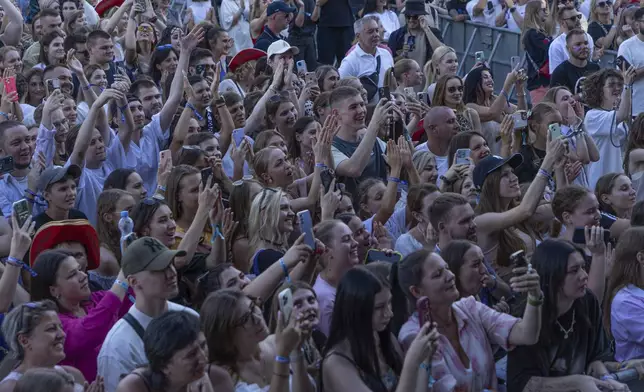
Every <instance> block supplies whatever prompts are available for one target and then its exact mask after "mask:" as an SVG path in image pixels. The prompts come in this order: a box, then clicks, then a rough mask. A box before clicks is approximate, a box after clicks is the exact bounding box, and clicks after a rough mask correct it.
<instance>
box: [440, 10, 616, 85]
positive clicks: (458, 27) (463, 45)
mask: <svg viewBox="0 0 644 392" xmlns="http://www.w3.org/2000/svg"><path fill="white" fill-rule="evenodd" d="M439 19H440V23H441V29H440V30H441V32H442V34H443V41H444V42H445V44H446V45H449V46H451V47H452V48H454V50H455V51H456V55H457V56H458V71H457V74H458V75H459V76H461V77H465V75H466V74H467V72H469V70H470V69H472V67H473V66H474V64H475V63H476V60H475V56H474V54H475V53H476V52H478V51H482V52H484V53H485V58H486V59H487V64H488V66H489V67H490V69H491V71H492V73H493V74H494V75H495V76H496V77H495V78H494V89H495V91H500V90H501V88H502V87H503V82H504V81H505V75H507V74H508V72H511V71H512V67H511V66H510V57H512V56H519V57H520V58H521V59H522V61H525V55H524V50H523V45H522V44H521V33H517V32H515V31H511V30H508V29H504V28H499V27H490V26H487V25H483V24H479V23H473V22H470V21H467V22H454V21H453V20H452V19H451V18H450V17H448V16H445V15H440V16H439ZM616 58H617V52H614V51H605V52H604V56H603V57H602V58H601V59H600V60H599V65H600V66H601V67H602V68H608V67H615V59H616Z"/></svg>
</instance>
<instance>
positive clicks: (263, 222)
mask: <svg viewBox="0 0 644 392" xmlns="http://www.w3.org/2000/svg"><path fill="white" fill-rule="evenodd" d="M283 197H287V198H288V195H287V194H286V193H285V192H282V191H281V190H280V189H276V188H264V189H262V191H261V192H260V193H258V194H257V195H256V196H255V198H254V199H253V202H252V203H251V205H250V214H249V215H248V245H249V246H250V249H251V254H254V253H255V252H257V251H258V250H260V249H261V247H262V244H263V243H264V242H270V243H272V244H273V245H278V246H281V247H282V248H283V250H284V251H286V249H287V248H288V237H289V235H290V233H280V231H279V227H278V226H279V220H280V210H281V202H282V198H283Z"/></svg>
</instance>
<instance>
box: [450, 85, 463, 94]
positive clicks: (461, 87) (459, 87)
mask: <svg viewBox="0 0 644 392" xmlns="http://www.w3.org/2000/svg"><path fill="white" fill-rule="evenodd" d="M457 91H458V92H459V93H462V92H463V86H458V87H454V86H452V87H448V88H447V92H448V93H450V94H454V93H455V92H457Z"/></svg>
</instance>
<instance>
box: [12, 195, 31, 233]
mask: <svg viewBox="0 0 644 392" xmlns="http://www.w3.org/2000/svg"><path fill="white" fill-rule="evenodd" d="M13 214H14V215H15V216H16V220H17V221H18V226H19V227H22V226H23V225H24V224H25V222H26V221H27V218H29V215H31V212H29V203H27V199H20V200H18V201H17V202H15V203H13Z"/></svg>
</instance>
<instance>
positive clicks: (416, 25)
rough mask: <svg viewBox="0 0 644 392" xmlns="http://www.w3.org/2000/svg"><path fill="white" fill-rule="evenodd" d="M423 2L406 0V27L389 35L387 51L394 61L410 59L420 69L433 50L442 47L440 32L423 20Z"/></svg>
mask: <svg viewBox="0 0 644 392" xmlns="http://www.w3.org/2000/svg"><path fill="white" fill-rule="evenodd" d="M425 15H427V10H426V9H425V2H424V1H418V0H408V1H407V3H406V4H405V19H406V21H407V23H406V25H404V26H403V27H401V28H399V29H398V30H396V31H394V32H393V33H391V35H390V36H389V43H388V45H389V49H391V52H392V53H393V57H394V60H395V61H397V60H398V59H400V58H410V59H413V60H416V62H417V63H418V65H420V66H421V67H422V66H424V65H425V63H426V62H427V61H428V60H430V59H431V58H432V54H434V50H436V48H438V47H439V46H441V45H443V42H442V41H443V36H442V35H441V32H440V31H439V30H437V29H435V28H433V27H430V26H429V24H428V23H427V20H426V19H425Z"/></svg>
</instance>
